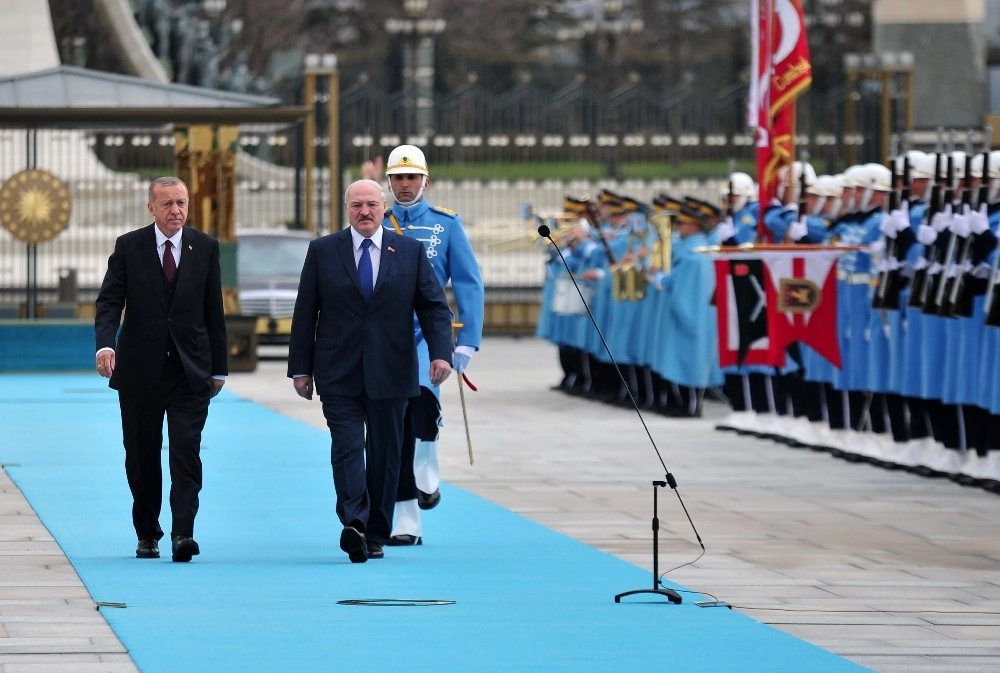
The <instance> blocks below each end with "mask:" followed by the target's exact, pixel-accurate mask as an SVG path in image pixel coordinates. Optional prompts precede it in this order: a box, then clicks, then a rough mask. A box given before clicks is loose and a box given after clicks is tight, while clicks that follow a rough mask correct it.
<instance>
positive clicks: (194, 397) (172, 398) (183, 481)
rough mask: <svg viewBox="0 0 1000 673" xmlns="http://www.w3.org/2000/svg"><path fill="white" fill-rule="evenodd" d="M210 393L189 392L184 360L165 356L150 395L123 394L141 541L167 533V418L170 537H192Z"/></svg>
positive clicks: (127, 450)
mask: <svg viewBox="0 0 1000 673" xmlns="http://www.w3.org/2000/svg"><path fill="white" fill-rule="evenodd" d="M210 401H211V394H209V393H208V392H204V393H195V392H193V391H192V390H191V385H190V384H189V383H188V380H187V376H186V375H185V374H184V369H183V367H182V366H181V363H180V361H179V360H178V359H177V358H176V357H173V358H167V360H166V363H165V365H164V369H163V377H162V378H161V379H160V381H159V382H158V384H157V385H156V387H155V388H154V389H153V390H152V391H151V392H150V393H149V394H147V395H133V394H125V393H119V395H118V403H119V406H120V407H121V413H122V438H123V443H124V445H125V475H126V477H127V478H128V486H129V490H130V491H131V492H132V524H133V525H134V526H135V532H136V535H137V536H138V537H139V538H140V539H147V538H152V539H156V540H159V539H160V538H162V537H163V529H162V528H160V523H159V519H160V509H161V508H162V504H163V469H162V457H161V454H162V450H163V418H164V416H166V418H167V440H168V465H169V470H170V512H171V517H172V520H171V528H170V535H171V537H173V536H175V535H183V536H187V537H193V536H194V519H195V516H196V515H197V514H198V494H199V493H200V492H201V476H202V472H201V433H202V430H204V428H205V421H206V420H207V419H208V405H209V402H210Z"/></svg>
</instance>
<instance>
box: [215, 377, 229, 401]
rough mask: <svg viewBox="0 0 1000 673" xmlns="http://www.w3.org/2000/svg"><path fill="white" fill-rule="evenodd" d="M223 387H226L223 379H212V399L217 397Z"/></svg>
mask: <svg viewBox="0 0 1000 673" xmlns="http://www.w3.org/2000/svg"><path fill="white" fill-rule="evenodd" d="M224 385H226V380H225V379H212V397H215V396H216V395H218V394H219V392H220V391H221V390H222V386H224Z"/></svg>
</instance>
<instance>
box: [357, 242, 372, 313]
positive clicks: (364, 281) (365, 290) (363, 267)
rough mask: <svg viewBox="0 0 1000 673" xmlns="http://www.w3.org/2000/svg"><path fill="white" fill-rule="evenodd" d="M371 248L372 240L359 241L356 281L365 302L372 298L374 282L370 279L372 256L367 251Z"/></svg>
mask: <svg viewBox="0 0 1000 673" xmlns="http://www.w3.org/2000/svg"><path fill="white" fill-rule="evenodd" d="M371 247H372V239H370V238H366V239H365V240H363V241H361V259H359V260H358V279H359V280H360V281H361V294H363V295H364V297H365V301H368V300H369V299H371V297H372V288H373V287H374V286H375V281H374V279H373V278H372V256H371V253H369V252H368V249H369V248H371Z"/></svg>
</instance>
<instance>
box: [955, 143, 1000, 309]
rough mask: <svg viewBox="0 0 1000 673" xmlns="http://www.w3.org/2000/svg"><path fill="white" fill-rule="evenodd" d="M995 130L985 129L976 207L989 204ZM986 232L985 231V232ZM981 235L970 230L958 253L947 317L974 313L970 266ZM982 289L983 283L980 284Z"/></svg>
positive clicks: (973, 292)
mask: <svg viewBox="0 0 1000 673" xmlns="http://www.w3.org/2000/svg"><path fill="white" fill-rule="evenodd" d="M992 134H993V132H992V130H991V129H990V127H988V126H987V127H986V128H985V129H984V132H983V135H984V140H983V172H982V177H981V178H980V182H979V194H978V196H977V198H976V208H977V209H979V208H982V207H983V206H984V205H986V206H988V205H989V200H990V193H989V192H990V179H989V175H990V140H991V138H990V136H992ZM984 233H985V232H984ZM978 238H979V235H978V234H975V233H973V232H970V233H969V235H968V236H967V237H966V238H965V240H964V241H963V242H962V251H961V252H960V253H959V255H958V262H957V267H958V273H957V274H956V275H955V277H954V279H952V284H951V294H950V295H949V306H948V308H949V309H950V310H949V312H948V314H947V317H949V318H954V317H963V318H968V317H970V316H971V315H972V299H973V297H974V296H975V295H976V294H977V293H976V292H975V291H974V286H975V285H976V284H975V283H971V282H969V278H968V276H969V271H967V269H969V267H970V266H971V260H972V251H973V249H974V246H975V244H976V241H977V240H978ZM979 287H980V290H981V289H982V285H980V286H979Z"/></svg>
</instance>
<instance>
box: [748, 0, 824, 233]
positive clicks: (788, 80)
mask: <svg viewBox="0 0 1000 673" xmlns="http://www.w3.org/2000/svg"><path fill="white" fill-rule="evenodd" d="M754 10H755V11H754V12H753V17H752V21H753V25H752V29H753V31H752V32H753V37H754V38H755V52H754V58H753V65H754V72H755V74H756V76H755V77H754V78H753V79H752V80H751V84H750V94H749V97H748V98H749V106H750V107H751V108H752V110H750V112H749V114H748V119H749V121H750V122H751V124H753V125H755V126H756V127H757V182H758V183H759V185H760V203H761V205H762V207H761V209H760V213H761V214H760V221H759V222H758V231H759V232H760V234H761V236H762V237H764V239H765V240H768V241H769V240H770V237H769V234H768V232H767V229H766V228H765V227H764V220H763V217H764V215H763V213H764V207H763V206H766V205H767V204H768V203H770V201H771V198H772V197H773V196H774V194H775V187H776V183H777V176H778V168H779V167H781V166H782V165H787V164H789V163H791V160H792V153H793V150H794V143H795V115H794V113H793V110H794V103H795V99H796V98H798V97H799V96H800V95H802V93H803V92H804V91H805V90H806V89H808V88H809V85H810V84H811V83H812V62H811V60H810V56H809V42H808V39H807V36H806V25H805V12H804V10H803V8H802V0H754Z"/></svg>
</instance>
